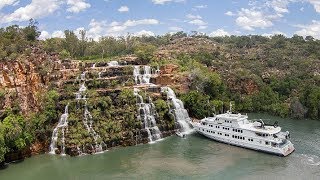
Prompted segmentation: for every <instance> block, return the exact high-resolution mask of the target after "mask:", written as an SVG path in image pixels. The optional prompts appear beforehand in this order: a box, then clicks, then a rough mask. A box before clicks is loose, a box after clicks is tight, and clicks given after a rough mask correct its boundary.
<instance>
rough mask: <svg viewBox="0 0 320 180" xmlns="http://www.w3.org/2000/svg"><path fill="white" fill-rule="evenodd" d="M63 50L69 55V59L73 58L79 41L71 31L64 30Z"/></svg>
mask: <svg viewBox="0 0 320 180" xmlns="http://www.w3.org/2000/svg"><path fill="white" fill-rule="evenodd" d="M64 35H65V43H64V47H65V49H66V50H67V51H68V52H69V53H70V55H71V57H75V56H76V53H77V49H78V44H79V40H78V37H77V36H76V35H75V34H74V32H73V31H70V30H65V31H64Z"/></svg>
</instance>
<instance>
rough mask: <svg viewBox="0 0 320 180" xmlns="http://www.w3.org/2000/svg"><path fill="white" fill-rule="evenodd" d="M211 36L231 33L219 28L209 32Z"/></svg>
mask: <svg viewBox="0 0 320 180" xmlns="http://www.w3.org/2000/svg"><path fill="white" fill-rule="evenodd" d="M209 36H210V37H217V36H230V34H229V33H228V32H227V31H225V30H224V29H217V30H215V31H212V32H211V33H210V34H209Z"/></svg>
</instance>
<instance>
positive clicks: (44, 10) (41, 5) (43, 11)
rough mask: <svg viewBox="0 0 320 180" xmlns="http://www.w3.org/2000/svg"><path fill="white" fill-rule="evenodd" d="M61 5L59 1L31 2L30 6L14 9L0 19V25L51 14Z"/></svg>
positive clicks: (43, 0)
mask: <svg viewBox="0 0 320 180" xmlns="http://www.w3.org/2000/svg"><path fill="white" fill-rule="evenodd" d="M60 5H61V1H60V0H32V1H31V3H30V4H28V5H26V6H24V7H20V8H18V9H16V10H15V11H14V12H13V13H11V14H7V15H3V16H2V17H0V19H1V20H0V22H1V23H8V22H13V21H19V22H21V21H28V20H29V19H31V18H34V19H37V18H41V17H45V16H47V15H49V14H52V13H53V12H55V11H56V10H57V9H59V7H60Z"/></svg>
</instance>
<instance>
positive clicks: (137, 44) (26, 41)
mask: <svg viewBox="0 0 320 180" xmlns="http://www.w3.org/2000/svg"><path fill="white" fill-rule="evenodd" d="M78 33H79V35H78ZM38 36H39V32H38V28H37V22H36V21H34V20H31V21H30V24H29V26H27V27H24V28H20V27H18V26H16V25H13V26H9V27H7V28H1V29H0V61H1V62H7V61H12V60H19V57H20V55H22V54H24V55H28V54H29V53H30V52H31V50H30V49H31V47H34V46H38V47H41V48H42V49H44V50H45V51H46V52H49V53H57V54H59V55H60V57H61V58H62V59H80V60H91V61H104V60H105V59H107V58H108V59H110V58H112V57H116V56H122V55H131V54H134V55H135V56H137V57H138V58H139V60H140V61H141V62H143V63H145V64H147V63H149V64H152V65H164V64H168V63H170V64H176V65H178V66H179V71H180V72H179V74H180V75H181V76H185V75H187V76H188V79H189V80H190V81H189V82H190V83H189V88H190V91H189V92H188V93H186V94H179V95H180V97H181V99H182V100H183V101H184V103H185V107H186V108H187V109H188V110H189V113H190V115H191V116H192V117H195V118H203V117H206V116H210V115H212V113H222V112H224V111H226V110H228V109H229V102H230V101H232V103H233V111H236V112H267V113H271V114H274V115H278V116H282V117H288V116H290V117H294V118H310V119H320V86H319V85H320V60H319V59H320V51H318V50H319V49H320V41H319V40H317V39H314V38H312V37H311V36H308V37H305V38H303V37H300V36H297V35H294V36H293V37H291V38H288V37H284V36H282V35H275V36H272V37H263V36H258V35H248V36H230V37H208V36H206V35H199V34H198V33H195V32H192V33H191V34H186V33H183V32H178V33H176V34H166V35H162V36H155V37H145V36H144V37H134V36H126V37H119V38H114V37H101V38H100V39H99V40H98V41H94V40H92V39H88V38H87V36H86V31H84V30H83V31H80V32H73V31H70V30H66V31H65V38H52V39H47V40H38ZM161 53H163V54H164V55H163V54H161ZM159 54H160V55H161V56H159ZM162 55H163V56H162ZM43 66H45V65H43ZM40 69H41V68H40ZM131 70H132V69H127V70H125V71H126V74H131V72H129V71H131ZM40 74H43V75H45V74H47V71H44V72H41V71H40ZM95 76H96V75H95ZM122 81H124V80H122ZM122 81H119V80H109V81H108V80H106V81H103V82H102V81H98V80H97V79H95V78H93V80H90V81H88V82H87V84H86V85H87V86H88V88H89V89H96V88H119V87H121V86H124V85H126V86H129V85H132V84H133V83H134V80H133V79H132V78H131V79H126V80H125V81H124V82H123V83H121V82H122ZM77 89H78V86H74V84H69V85H66V86H65V87H64V91H63V92H60V91H58V90H57V89H55V87H54V86H49V89H48V92H46V93H43V92H41V93H39V95H38V96H39V99H40V102H41V109H40V112H38V113H36V114H29V115H28V116H27V117H24V116H23V115H22V114H21V112H20V109H19V102H17V101H15V102H14V103H13V105H12V107H11V108H9V109H6V110H3V112H1V116H0V162H1V161H3V160H4V158H5V154H6V153H8V152H13V151H19V150H23V149H24V148H26V147H28V146H29V145H30V144H31V143H33V142H35V141H48V140H49V139H50V136H51V132H52V126H53V124H54V123H56V122H57V121H58V119H59V116H60V115H61V113H62V112H61V111H62V109H63V106H65V105H66V104H67V103H70V114H69V122H70V124H72V125H73V126H72V127H71V128H70V129H69V132H70V133H69V134H68V136H67V138H69V143H70V144H73V145H77V146H79V145H86V144H90V143H92V137H91V136H90V135H89V134H88V133H87V131H86V130H85V129H84V127H83V125H82V123H81V120H82V119H81V118H82V117H81V115H82V114H83V109H82V110H81V108H78V109H77V108H75V107H83V104H75V102H69V101H68V100H66V101H60V100H61V99H63V98H66V99H67V98H69V99H70V97H72V98H74V92H76V91H77ZM5 93H6V91H5V90H0V104H3V103H4V96H5ZM88 94H90V96H91V97H90V99H89V100H88V109H89V110H90V111H91V112H92V115H93V117H94V121H95V122H96V126H95V127H94V128H95V130H96V131H97V132H98V133H99V134H102V135H103V136H102V137H101V139H100V140H99V141H102V140H103V141H104V142H115V143H117V142H119V141H121V138H122V137H123V136H125V137H129V138H131V137H132V136H134V135H136V133H137V131H136V130H137V129H139V128H140V127H141V122H140V121H137V119H136V117H135V115H136V110H137V107H136V104H135V101H136V99H135V97H134V95H133V93H132V91H129V90H128V91H127V90H123V91H122V92H121V93H119V94H116V95H114V96H104V97H101V96H100V97H98V95H97V94H96V92H95V91H94V90H90V92H89V93H88ZM12 96H15V95H14V94H13V95H12ZM145 100H146V101H147V100H148V99H145ZM72 103H73V104H72ZM154 104H155V106H156V109H157V112H158V115H159V117H158V118H159V121H160V122H161V123H160V124H161V126H168V127H169V128H172V127H174V119H173V117H172V116H171V115H170V112H169V109H168V106H167V105H166V102H165V101H164V100H162V99H157V100H155V101H154ZM119 107H122V108H119ZM79 115H80V116H79ZM114 117H119V118H118V119H117V120H116V121H115V120H114ZM123 132H125V133H123ZM58 143H59V142H58Z"/></svg>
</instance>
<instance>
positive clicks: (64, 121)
mask: <svg viewBox="0 0 320 180" xmlns="http://www.w3.org/2000/svg"><path fill="white" fill-rule="evenodd" d="M67 128H68V105H66V106H65V108H64V113H63V114H62V115H61V117H60V120H59V122H58V124H57V126H56V127H55V128H54V129H53V132H52V137H51V144H50V154H56V150H57V149H58V148H57V142H58V135H59V130H60V129H61V134H62V137H61V143H62V146H61V155H65V137H64V135H65V131H66V129H67Z"/></svg>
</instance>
